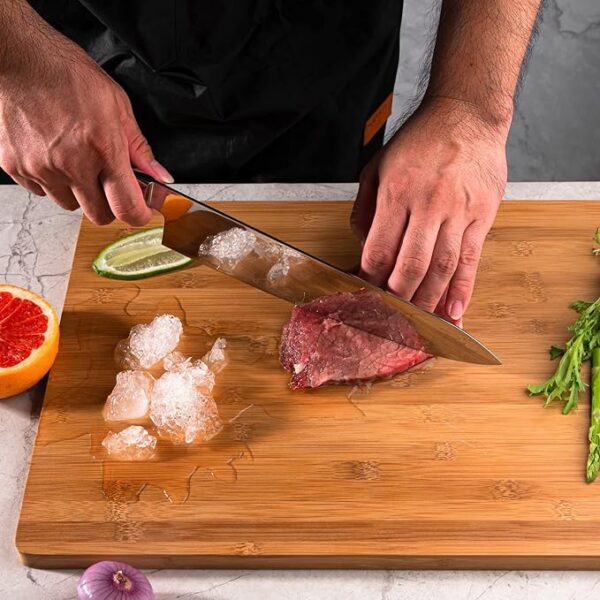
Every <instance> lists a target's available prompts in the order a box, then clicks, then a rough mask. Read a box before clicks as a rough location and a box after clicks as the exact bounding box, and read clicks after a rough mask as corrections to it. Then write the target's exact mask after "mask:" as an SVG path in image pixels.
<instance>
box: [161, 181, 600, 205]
mask: <svg viewBox="0 0 600 600" xmlns="http://www.w3.org/2000/svg"><path fill="white" fill-rule="evenodd" d="M171 187H173V188H175V189H177V190H179V191H180V192H183V193H184V194H187V195H189V196H192V197H194V198H197V199H198V200H202V201H216V200H236V201H244V200H309V201H319V200H354V198H355V197H356V192H357V190H358V183H233V184H218V183H208V184H203V183H184V184H173V185H172V186H171ZM504 196H505V198H506V199H510V200H513V199H519V200H539V199H544V200H591V199H600V181H573V182H570V181H560V182H545V181H542V182H510V183H508V184H507V186H506V191H505V195H504Z"/></svg>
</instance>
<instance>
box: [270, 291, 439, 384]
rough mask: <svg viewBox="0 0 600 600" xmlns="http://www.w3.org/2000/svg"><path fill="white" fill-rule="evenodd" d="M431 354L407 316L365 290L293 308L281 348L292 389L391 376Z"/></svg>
mask: <svg viewBox="0 0 600 600" xmlns="http://www.w3.org/2000/svg"><path fill="white" fill-rule="evenodd" d="M383 335H385V336H386V337H382V336H383ZM389 337H392V340H393V341H392V340H390V339H388V338H389ZM428 358H430V355H429V354H427V353H425V352H424V351H423V347H422V345H421V344H420V342H419V338H418V336H417V334H416V332H415V331H414V329H413V328H412V327H411V326H410V324H409V323H408V322H407V321H406V319H404V318H403V317H402V316H401V315H399V314H398V313H397V312H396V311H394V310H393V309H392V308H391V307H389V306H387V305H386V304H385V303H384V302H383V301H382V300H381V299H380V297H379V295H378V294H376V293H375V292H371V291H368V290H365V289H363V290H359V291H358V292H352V293H344V294H334V295H331V296H323V297H322V298H318V299H317V300H314V301H312V302H309V303H308V304H304V305H302V306H295V307H294V309H293V311H292V316H291V319H290V320H289V322H288V323H287V324H286V325H285V326H284V328H283V335H282V339H281V348H280V360H281V364H282V365H283V367H284V368H285V369H286V370H288V371H291V372H292V379H291V381H290V387H291V388H292V389H301V388H314V387H319V386H321V385H325V384H327V383H342V382H343V383H350V382H360V381H372V380H374V379H380V378H386V377H392V376H393V375H396V374H398V373H402V372H403V371H406V370H408V369H410V368H411V367H414V366H415V365H417V364H419V363H422V362H423V361H425V360H427V359H428Z"/></svg>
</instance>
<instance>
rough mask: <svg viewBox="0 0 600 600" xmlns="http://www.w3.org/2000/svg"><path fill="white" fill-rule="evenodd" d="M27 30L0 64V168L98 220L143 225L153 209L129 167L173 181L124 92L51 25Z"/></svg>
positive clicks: (65, 204) (162, 179)
mask: <svg viewBox="0 0 600 600" xmlns="http://www.w3.org/2000/svg"><path fill="white" fill-rule="evenodd" d="M44 25H45V24H44ZM30 33H31V37H32V38H34V39H29V40H28V43H27V44H23V45H22V46H21V47H20V48H14V47H13V48H12V49H11V50H6V52H5V55H4V56H3V63H4V64H3V65H2V67H3V68H0V167H2V168H3V169H4V170H5V171H6V172H7V173H8V174H9V175H10V176H11V177H12V178H13V179H14V180H15V181H16V182H17V183H19V184H20V185H22V186H23V187H25V188H27V189H28V190H29V191H31V192H33V193H34V194H38V195H40V196H43V195H46V194H47V195H48V196H49V197H50V198H52V200H54V202H56V203H57V204H58V205H60V206H62V207H63V208H66V209H68V210H75V209H77V208H79V207H81V208H82V210H83V212H84V213H85V215H86V216H87V217H88V218H89V219H90V221H92V222H94V223H97V224H99V225H103V224H106V223H110V222H111V221H112V220H113V219H114V218H115V217H116V218H117V219H120V220H122V221H125V222H126V223H128V224H130V225H143V224H145V223H146V222H147V221H148V220H149V219H150V217H151V216H152V211H151V210H150V209H149V208H148V207H147V206H146V205H145V203H144V200H143V197H142V193H141V190H140V187H139V185H138V183H137V181H136V179H135V176H134V173H133V170H132V165H133V166H134V167H136V168H138V169H140V170H141V171H144V172H145V173H147V174H149V175H151V176H153V177H154V178H155V179H158V180H160V181H163V182H165V183H168V182H172V178H171V176H170V175H169V173H168V172H167V171H166V169H165V168H164V167H162V166H161V165H160V164H159V163H158V162H157V161H156V160H155V159H154V156H153V154H152V150H151V149H150V146H149V145H148V142H147V141H146V139H145V138H144V136H143V135H142V133H141V131H140V129H139V127H138V125H137V123H136V120H135V117H134V116H133V111H132V108H131V103H130V102H129V99H128V97H127V95H126V94H125V92H124V91H123V89H122V88H121V87H120V86H119V85H118V84H117V83H116V82H115V81H113V80H112V79H111V78H110V77H109V76H108V75H107V74H106V73H104V71H102V69H101V68H100V67H99V66H98V65H96V63H94V62H93V61H92V60H91V59H90V58H89V57H88V56H87V55H86V54H85V52H84V51H83V50H82V49H81V48H80V47H79V46H77V45H76V44H74V43H73V42H71V41H70V40H68V39H66V38H65V37H63V36H62V35H61V34H59V33H58V32H57V31H55V30H54V29H51V28H50V27H49V26H48V27H47V29H45V30H44V31H43V32H41V31H32V32H30ZM10 52H12V56H6V54H8V53H10Z"/></svg>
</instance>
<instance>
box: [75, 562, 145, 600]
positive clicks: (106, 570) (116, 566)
mask: <svg viewBox="0 0 600 600" xmlns="http://www.w3.org/2000/svg"><path fill="white" fill-rule="evenodd" d="M77 597H78V599H79V600H155V596H154V591H153V590H152V585H150V582H149V581H148V578H147V577H146V576H145V575H144V574H143V573H142V572H141V571H139V570H138V569H136V568H135V567H132V566H131V565H128V564H127V563H122V562H116V561H112V560H103V561H101V562H98V563H96V564H94V565H92V566H91V567H88V568H87V569H86V570H85V571H84V573H83V575H82V576H81V578H80V579H79V583H78V584H77Z"/></svg>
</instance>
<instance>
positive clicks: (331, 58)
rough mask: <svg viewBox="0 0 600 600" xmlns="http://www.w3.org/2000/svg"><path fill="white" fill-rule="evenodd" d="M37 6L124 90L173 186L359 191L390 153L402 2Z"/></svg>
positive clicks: (62, 2) (223, 0)
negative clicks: (319, 184)
mask: <svg viewBox="0 0 600 600" xmlns="http://www.w3.org/2000/svg"><path fill="white" fill-rule="evenodd" d="M31 4H32V5H33V6H34V8H35V9H36V10H37V11H38V12H39V13H40V14H41V15H42V17H43V18H44V19H46V20H47V21H48V22H49V23H50V24H51V25H52V26H53V27H55V28H56V29H58V30H59V31H61V32H62V33H64V34H65V35H66V36H68V37H69V38H71V39H72V40H74V41H75V42H77V43H78V44H79V45H80V46H82V47H83V48H84V49H85V50H86V51H87V53H88V54H89V55H90V56H91V57H92V58H93V59H94V60H95V61H96V62H98V63H99V64H100V65H101V66H102V67H103V68H104V69H105V70H106V71H107V72H108V73H109V74H110V75H111V76H112V77H113V78H114V79H115V80H116V81H118V82H119V84H120V85H121V86H122V87H123V88H124V89H125V91H126V92H127V94H128V95H129V97H130V99H131V102H132V105H133V109H134V113H135V116H136V118H137V120H138V123H139V125H140V128H141V130H142V132H143V133H144V135H145V136H146V137H147V138H148V141H149V142H150V145H151V146H152V148H153V150H154V153H155V154H156V157H157V159H158V160H159V161H160V162H161V163H162V164H164V165H165V166H166V168H167V169H168V170H169V171H170V172H171V173H173V175H174V176H175V179H176V180H177V181H178V182H238V181H239V182H244V181H246V182H251V181H253V182H271V181H282V182H286V181H287V182H310V181H355V180H356V179H357V178H358V175H359V173H360V170H361V168H362V166H363V165H364V164H365V163H366V162H367V160H368V159H369V158H370V157H371V156H372V155H373V153H374V152H375V151H376V150H377V149H378V148H379V147H381V144H382V141H383V131H384V125H385V119H386V117H387V112H388V111H387V109H388V108H389V102H386V99H388V100H389V96H390V94H391V93H392V91H393V86H394V79H395V76H396V69H397V65H398V48H399V30H400V20H401V15H402V2H401V0H361V1H359V0H329V1H328V0H254V1H250V0H241V1H240V0H236V1H234V0H216V1H215V0H212V1H209V2H207V1H205V0H197V1H194V0H162V1H159V0H126V1H123V0H79V1H76V0H33V1H32V2H31ZM378 107H380V110H379V111H377V109H378ZM374 113H375V118H371V120H370V121H369V119H370V117H372V115H373V114H374ZM367 122H369V126H368V127H367V129H365V127H366V123H367Z"/></svg>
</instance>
